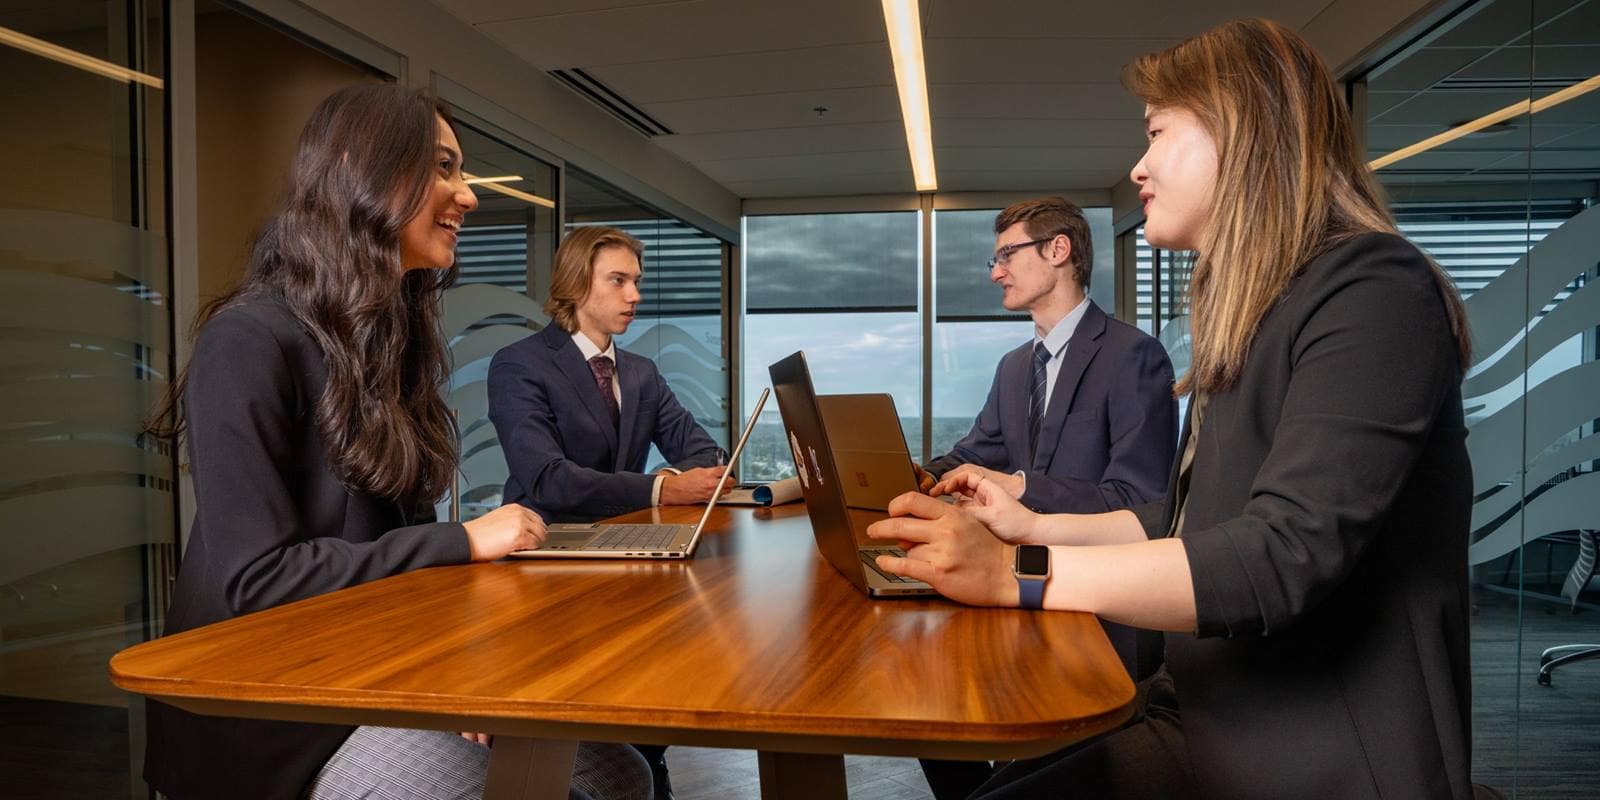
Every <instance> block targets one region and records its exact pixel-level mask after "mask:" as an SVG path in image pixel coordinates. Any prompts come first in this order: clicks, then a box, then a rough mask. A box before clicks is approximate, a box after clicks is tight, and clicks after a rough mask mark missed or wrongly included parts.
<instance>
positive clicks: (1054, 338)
mask: <svg viewBox="0 0 1600 800" xmlns="http://www.w3.org/2000/svg"><path fill="white" fill-rule="evenodd" d="M1087 313H1089V298H1088V297H1087V296H1085V297H1084V298H1083V299H1082V300H1080V301H1078V305H1077V306H1076V307H1074V308H1073V309H1072V310H1071V311H1068V312H1067V315H1066V316H1065V317H1062V318H1061V321H1060V322H1057V323H1056V326H1055V327H1054V328H1051V329H1050V332H1049V333H1047V334H1045V335H1044V337H1043V338H1040V337H1039V329H1038V328H1034V333H1033V341H1034V342H1035V343H1036V344H1037V343H1038V342H1044V347H1045V349H1046V350H1048V351H1050V360H1049V361H1046V362H1044V408H1045V412H1042V413H1048V411H1049V408H1050V398H1051V397H1052V396H1053V395H1054V393H1055V390H1056V376H1057V375H1060V374H1061V362H1063V361H1065V360H1066V359H1067V343H1068V342H1071V341H1072V334H1074V333H1076V332H1077V330H1078V323H1080V322H1082V321H1083V315H1084V314H1087ZM1028 358H1029V362H1028V363H1029V364H1032V363H1033V362H1032V358H1033V356H1032V353H1031V350H1030V353H1029V356H1028ZM1030 370H1031V367H1030ZM1029 466H1032V465H1029ZM1012 474H1014V475H1016V476H1017V477H1019V478H1021V479H1022V492H1019V493H1018V495H1017V496H1018V497H1021V496H1022V495H1023V494H1025V493H1027V491H1028V476H1027V473H1026V471H1025V470H1020V469H1019V470H1017V471H1016V472H1014V473H1012Z"/></svg>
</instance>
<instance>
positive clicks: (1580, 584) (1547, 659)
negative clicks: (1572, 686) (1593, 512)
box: [1539, 530, 1600, 686]
mask: <svg viewBox="0 0 1600 800" xmlns="http://www.w3.org/2000/svg"><path fill="white" fill-rule="evenodd" d="M1596 539H1600V533H1597V532H1596V531H1592V530H1591V531H1578V560H1577V561H1576V562H1574V563H1573V565H1572V570H1571V571H1570V572H1568V573H1567V580H1566V583H1564V584H1562V586H1561V596H1562V597H1566V598H1569V599H1570V600H1571V601H1572V607H1573V609H1574V610H1576V609H1577V606H1578V596H1579V595H1580V594H1582V593H1583V590H1584V589H1585V588H1587V587H1588V585H1589V580H1590V579H1591V578H1593V577H1594V574H1595V549H1596ZM1591 658H1600V644H1563V645H1558V646H1556V647H1552V648H1550V649H1548V650H1546V651H1544V652H1543V653H1542V654H1540V655H1539V685H1540V686H1549V685H1550V674H1551V673H1552V672H1555V669H1556V667H1559V666H1561V665H1562V664H1571V663H1572V662H1574V661H1588V660H1589V659H1591Z"/></svg>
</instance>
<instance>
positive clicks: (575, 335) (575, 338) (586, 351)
mask: <svg viewBox="0 0 1600 800" xmlns="http://www.w3.org/2000/svg"><path fill="white" fill-rule="evenodd" d="M572 343H573V344H575V345H577V346H578V352H580V353H582V354H583V360H584V361H588V360H589V359H591V358H594V357H595V356H605V357H606V358H609V359H611V363H613V364H615V363H617V337H615V336H613V337H611V344H610V345H608V346H607V347H606V349H605V351H604V352H602V351H601V350H600V348H599V347H597V346H596V345H595V343H594V342H593V341H591V340H590V339H589V336H588V334H585V333H584V332H583V331H573V332H572Z"/></svg>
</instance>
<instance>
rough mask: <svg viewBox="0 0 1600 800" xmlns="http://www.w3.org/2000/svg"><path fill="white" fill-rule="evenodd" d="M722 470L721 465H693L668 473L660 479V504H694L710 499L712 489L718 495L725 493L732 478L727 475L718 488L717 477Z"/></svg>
mask: <svg viewBox="0 0 1600 800" xmlns="http://www.w3.org/2000/svg"><path fill="white" fill-rule="evenodd" d="M722 470H723V467H695V468H694V469H686V470H684V471H682V472H680V473H678V474H676V475H671V474H668V475H667V476H666V478H665V479H664V480H662V481H661V505H664V506H694V505H699V504H701V503H704V502H705V501H707V500H710V499H711V492H713V491H716V492H717V494H718V496H721V495H724V494H727V493H728V490H729V489H732V488H733V483H734V480H733V476H732V475H729V476H728V480H726V481H724V482H723V484H722V487H721V488H720V489H719V488H718V487H717V479H719V478H721V477H722Z"/></svg>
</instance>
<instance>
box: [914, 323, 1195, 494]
mask: <svg viewBox="0 0 1600 800" xmlns="http://www.w3.org/2000/svg"><path fill="white" fill-rule="evenodd" d="M1032 383H1033V342H1032V341H1029V342H1028V343H1027V344H1024V345H1023V346H1021V347H1018V348H1017V349H1015V350H1012V351H1011V352H1009V353H1007V354H1006V355H1005V357H1004V358H1002V359H1001V360H1000V367H999V368H998V369H997V370H995V375H994V384H993V385H992V386H990V387H989V399H988V400H987V401H985V402H984V404H983V410H982V411H980V412H979V413H978V419H977V421H976V422H974V423H973V425H972V431H971V432H970V433H968V434H967V436H966V438H964V439H962V440H961V441H959V442H957V443H956V446H955V448H954V449H953V450H951V451H950V452H949V453H947V454H945V455H943V456H940V457H939V458H936V459H934V460H933V461H931V462H929V463H928V465H927V470H928V472H929V473H931V474H932V475H933V476H934V477H941V476H943V475H944V473H946V472H949V471H950V470H952V469H955V468H956V467H957V466H959V465H961V464H976V465H978V466H982V467H988V468H989V469H993V470H998V471H1000V472H1007V473H1011V472H1016V471H1018V470H1021V471H1022V472H1023V473H1024V475H1026V479H1027V490H1026V491H1025V492H1024V493H1023V495H1022V498H1021V500H1022V504H1023V505H1025V506H1027V507H1029V508H1031V509H1033V510H1035V511H1040V512H1044V513H1052V514H1055V513H1073V514H1092V513H1099V512H1104V511H1115V510H1117V509H1119V508H1130V507H1132V506H1136V505H1140V504H1142V503H1148V502H1150V501H1153V500H1158V499H1160V498H1161V497H1162V496H1163V495H1164V494H1165V493H1166V485H1167V473H1168V471H1169V470H1170V469H1171V467H1172V458H1173V453H1174V452H1175V450H1176V448H1177V439H1178V404H1177V401H1176V400H1174V399H1173V397H1172V361H1171V360H1170V359H1168V358H1167V352H1166V350H1165V349H1163V348H1162V347H1161V343H1160V342H1158V341H1156V340H1155V339H1154V338H1153V337H1151V336H1150V335H1149V334H1146V333H1144V332H1143V331H1140V330H1139V329H1138V328H1135V327H1133V326H1132V325H1129V324H1127V323H1125V322H1119V321H1117V320H1114V319H1111V318H1109V317H1107V316H1106V314H1105V312H1104V311H1101V310H1100V307H1099V306H1097V305H1095V304H1094V302H1093V301H1089V308H1088V309H1087V310H1086V311H1085V313H1084V315H1083V319H1082V320H1079V322H1078V329H1077V330H1076V331H1074V332H1073V334H1072V339H1071V340H1070V341H1069V343H1068V344H1067V350H1066V358H1065V360H1064V361H1063V362H1062V364H1061V370H1060V371H1059V372H1058V373H1057V374H1056V383H1055V389H1054V390H1053V391H1052V392H1051V394H1050V405H1049V407H1048V408H1046V409H1045V417H1044V421H1043V422H1042V423H1041V424H1040V426H1039V447H1038V450H1037V451H1036V452H1035V453H1034V454H1033V458H1032V460H1029V458H1028V390H1029V387H1030V386H1031V385H1032Z"/></svg>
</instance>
